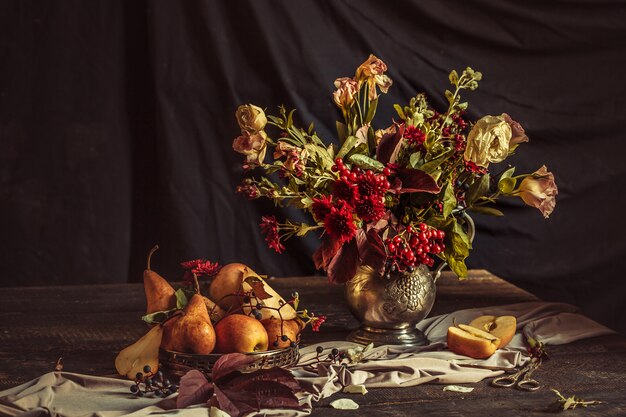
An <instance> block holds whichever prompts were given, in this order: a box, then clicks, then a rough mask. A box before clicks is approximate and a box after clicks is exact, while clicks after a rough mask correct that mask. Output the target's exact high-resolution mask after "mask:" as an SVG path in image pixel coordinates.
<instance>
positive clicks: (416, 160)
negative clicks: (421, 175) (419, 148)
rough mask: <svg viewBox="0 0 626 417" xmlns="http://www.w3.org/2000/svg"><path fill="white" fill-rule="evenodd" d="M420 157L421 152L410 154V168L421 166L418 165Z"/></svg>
mask: <svg viewBox="0 0 626 417" xmlns="http://www.w3.org/2000/svg"><path fill="white" fill-rule="evenodd" d="M421 159H422V153H421V152H415V153H412V154H411V156H410V157H409V163H410V164H411V168H419V167H420V166H421V165H420V160H421Z"/></svg>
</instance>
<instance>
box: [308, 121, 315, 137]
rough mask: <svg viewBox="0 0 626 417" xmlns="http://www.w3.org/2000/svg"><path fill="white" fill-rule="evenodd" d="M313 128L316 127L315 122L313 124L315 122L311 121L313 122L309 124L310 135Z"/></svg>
mask: <svg viewBox="0 0 626 417" xmlns="http://www.w3.org/2000/svg"><path fill="white" fill-rule="evenodd" d="M313 129H315V124H313V122H311V124H310V125H309V130H308V131H307V132H308V133H309V135H310V134H311V133H313Z"/></svg>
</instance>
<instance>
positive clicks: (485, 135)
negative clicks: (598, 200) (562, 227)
mask: <svg viewBox="0 0 626 417" xmlns="http://www.w3.org/2000/svg"><path fill="white" fill-rule="evenodd" d="M386 71H387V66H386V65H385V64H384V63H383V62H382V61H381V60H380V59H378V58H376V57H375V56H373V55H370V57H369V58H368V59H367V60H366V61H365V62H364V63H363V64H361V65H360V66H359V67H358V68H357V70H356V73H355V76H354V77H352V78H350V77H342V78H338V79H337V80H335V87H336V90H335V91H334V93H333V100H334V102H335V104H336V105H337V106H338V107H339V109H340V111H341V114H342V116H343V117H342V120H341V121H338V122H337V138H338V143H327V142H325V141H323V140H322V139H321V138H320V137H319V136H318V135H317V134H316V132H315V130H314V126H313V124H311V125H310V126H309V127H308V128H306V129H304V128H301V127H298V126H296V125H295V124H294V117H293V116H294V111H295V110H290V111H288V110H287V109H286V108H285V107H282V106H281V107H279V111H278V114H277V115H266V113H265V112H264V110H262V109H261V108H259V107H257V106H254V105H251V104H248V105H242V106H240V107H239V108H238V110H237V112H236V117H237V122H238V123H239V126H240V127H241V136H239V137H237V138H236V139H235V140H234V142H233V149H234V150H235V151H237V152H239V153H242V154H244V155H245V162H244V164H243V167H244V169H245V170H246V171H251V172H253V173H254V172H258V170H260V171H262V173H263V175H260V176H249V177H247V178H246V179H244V180H243V183H242V184H241V185H240V186H239V187H238V191H239V192H241V193H243V194H245V195H246V196H247V197H248V198H250V199H256V198H261V197H264V198H269V199H271V200H273V201H274V202H275V204H277V205H287V206H291V207H295V208H299V209H302V210H305V211H307V212H309V213H310V214H311V215H312V220H313V221H312V222H311V223H310V224H306V223H299V222H294V221H290V220H285V221H278V220H277V219H276V218H275V217H274V216H265V217H263V218H262V220H261V230H262V232H263V233H264V234H265V239H266V241H267V243H268V245H269V246H270V247H271V248H272V249H274V250H275V251H276V252H279V253H280V252H281V251H283V250H284V246H283V242H284V241H285V240H286V239H289V238H291V237H293V236H304V235H306V234H307V233H311V232H319V233H320V234H321V245H320V247H319V249H318V250H317V251H316V252H315V254H314V256H313V258H314V261H315V265H316V267H317V268H321V269H324V270H325V271H327V273H328V277H329V279H330V281H331V282H346V281H348V280H349V279H351V278H352V276H353V275H354V273H355V271H356V269H357V267H358V266H359V265H368V266H370V267H372V268H373V269H374V270H375V271H378V272H379V273H380V275H381V276H389V274H390V272H394V271H412V270H413V268H414V267H416V266H419V265H420V264H424V265H426V266H429V267H432V266H433V265H434V263H435V259H436V258H439V259H441V260H445V261H447V262H448V264H449V265H450V268H451V269H452V270H453V271H454V272H455V273H456V274H457V275H458V276H459V277H463V276H465V275H466V274H467V267H466V265H465V259H466V258H467V256H468V255H469V251H470V249H471V242H470V240H469V237H468V234H467V231H466V227H465V225H464V222H465V220H464V219H465V218H464V216H463V213H464V212H465V211H468V210H469V211H472V212H477V213H483V214H490V215H496V216H501V215H503V214H502V212H501V211H499V210H497V209H496V208H494V207H493V203H495V202H496V200H497V199H498V198H499V197H520V198H521V199H522V200H523V201H524V202H525V203H526V204H528V205H530V206H533V207H536V208H537V209H539V210H540V211H541V213H542V214H543V215H544V217H546V218H547V217H548V216H549V215H550V213H551V212H552V211H553V210H554V207H555V204H556V200H555V196H556V195H557V186H556V184H555V182H554V176H553V174H552V173H551V172H549V171H548V170H547V168H546V167H545V166H542V167H541V168H539V169H538V170H537V171H536V172H534V173H532V174H521V175H516V174H515V167H505V169H501V170H500V172H499V173H498V174H494V173H490V172H489V167H490V164H496V163H500V162H502V161H504V160H505V159H506V158H507V157H509V156H510V155H511V154H512V153H513V152H514V151H515V150H516V149H517V147H518V146H519V145H520V144H522V143H524V142H528V137H527V136H526V134H525V132H524V129H523V128H522V127H521V126H520V124H519V123H517V122H515V121H514V120H512V119H511V117H510V116H509V115H508V114H502V115H499V116H484V117H482V118H481V119H479V120H478V121H476V122H470V121H468V120H467V119H466V117H465V112H466V109H467V107H468V103H467V102H465V101H462V100H461V92H463V91H464V90H475V89H476V88H477V87H478V82H479V81H480V80H481V78H482V74H481V73H480V72H478V71H474V70H473V69H472V68H469V67H468V68H466V69H465V70H464V71H462V72H461V73H460V74H459V73H458V72H457V71H452V72H451V73H450V75H449V80H450V83H451V85H452V88H451V89H450V90H446V91H445V97H446V99H447V102H448V108H447V109H446V110H445V111H444V112H439V111H437V110H435V109H434V108H433V107H432V106H431V105H430V104H429V103H428V101H427V98H426V96H425V95H424V94H417V95H416V96H415V97H413V98H411V99H410V100H409V102H408V104H407V105H405V106H401V105H398V104H396V105H394V108H395V110H396V112H397V115H398V118H397V120H394V121H393V122H392V124H391V126H389V127H386V128H385V129H376V128H375V127H374V126H373V125H372V121H373V119H374V115H375V114H376V109H377V107H378V102H379V99H380V97H381V94H385V93H387V91H388V89H389V88H390V87H391V85H392V80H391V79H390V78H389V77H388V76H387V75H386V74H385V72H386ZM268 128H271V129H273V131H272V132H271V133H270V132H268V130H267V129H268ZM268 150H269V158H268V155H267V154H268Z"/></svg>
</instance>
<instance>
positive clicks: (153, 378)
mask: <svg viewBox="0 0 626 417" xmlns="http://www.w3.org/2000/svg"><path fill="white" fill-rule="evenodd" d="M177 391H178V385H175V384H172V383H171V382H170V380H169V379H167V378H166V377H165V375H164V374H163V372H162V371H158V372H156V373H153V372H152V368H151V367H150V365H146V366H144V367H143V372H137V375H135V385H131V386H130V392H131V393H133V394H135V396H137V397H143V396H144V395H146V394H153V395H156V396H157V397H163V398H165V397H167V396H169V395H171V394H173V393H175V392H177Z"/></svg>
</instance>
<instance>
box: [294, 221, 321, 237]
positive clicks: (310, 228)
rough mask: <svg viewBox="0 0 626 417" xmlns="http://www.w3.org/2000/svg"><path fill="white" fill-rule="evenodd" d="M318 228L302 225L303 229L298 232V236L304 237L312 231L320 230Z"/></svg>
mask: <svg viewBox="0 0 626 417" xmlns="http://www.w3.org/2000/svg"><path fill="white" fill-rule="evenodd" d="M318 228H319V227H318V226H309V225H306V224H302V227H301V228H300V229H299V230H298V233H296V235H297V236H304V235H306V234H307V233H309V232H310V231H311V230H315V229H318Z"/></svg>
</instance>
